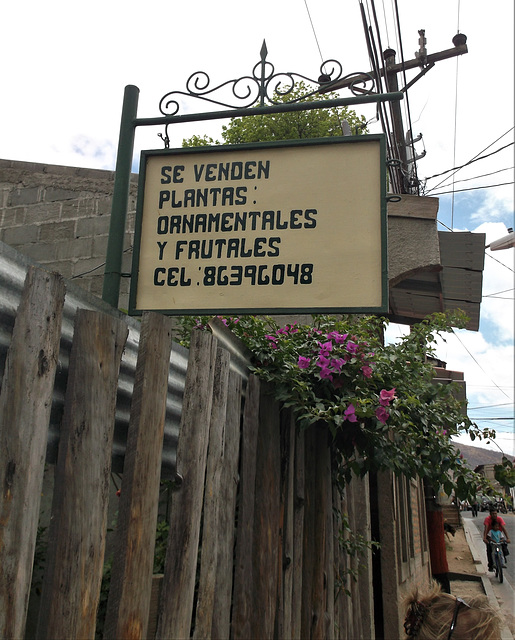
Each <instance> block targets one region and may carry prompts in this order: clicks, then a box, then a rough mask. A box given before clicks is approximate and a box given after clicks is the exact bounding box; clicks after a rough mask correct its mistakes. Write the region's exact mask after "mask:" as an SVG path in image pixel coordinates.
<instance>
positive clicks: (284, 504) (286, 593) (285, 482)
mask: <svg viewBox="0 0 515 640" xmlns="http://www.w3.org/2000/svg"><path fill="white" fill-rule="evenodd" d="M294 480H295V422H294V420H293V417H292V413H291V411H286V410H283V411H282V412H281V483H282V486H281V527H282V545H281V549H280V551H281V554H280V557H279V559H278V575H279V585H278V588H279V600H278V605H277V606H278V611H277V624H276V628H277V633H276V635H277V637H279V638H291V637H292V593H293V554H294V547H293V544H294V543H293V535H294V513H295V483H294Z"/></svg>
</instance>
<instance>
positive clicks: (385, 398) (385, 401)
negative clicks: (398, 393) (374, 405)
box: [379, 388, 395, 407]
mask: <svg viewBox="0 0 515 640" xmlns="http://www.w3.org/2000/svg"><path fill="white" fill-rule="evenodd" d="M394 398H395V388H393V389H390V391H387V390H386V389H381V391H380V393H379V404H381V405H383V407H387V406H388V405H389V404H390V402H391V401H392V400H393V399H394Z"/></svg>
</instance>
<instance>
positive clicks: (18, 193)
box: [7, 187, 40, 207]
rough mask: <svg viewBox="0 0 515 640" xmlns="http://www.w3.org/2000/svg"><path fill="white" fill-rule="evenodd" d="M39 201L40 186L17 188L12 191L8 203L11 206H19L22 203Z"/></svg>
mask: <svg viewBox="0 0 515 640" xmlns="http://www.w3.org/2000/svg"><path fill="white" fill-rule="evenodd" d="M39 201H40V188H39V187H23V188H21V189H15V190H13V191H12V192H11V194H10V197H9V199H8V202H7V204H8V206H10V207H18V206H19V205H22V204H35V203H36V202H39Z"/></svg>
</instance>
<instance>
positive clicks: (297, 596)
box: [291, 431, 305, 638]
mask: <svg viewBox="0 0 515 640" xmlns="http://www.w3.org/2000/svg"><path fill="white" fill-rule="evenodd" d="M304 438H305V434H304V431H301V432H298V433H296V437H295V454H294V479H293V483H294V487H293V490H294V495H293V556H292V583H293V586H292V595H291V609H292V612H291V637H292V638H300V637H301V628H302V575H303V572H302V559H303V553H304V549H303V546H304V542H303V541H304V503H305V451H304V449H305V447H304Z"/></svg>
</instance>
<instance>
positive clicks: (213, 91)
mask: <svg viewBox="0 0 515 640" xmlns="http://www.w3.org/2000/svg"><path fill="white" fill-rule="evenodd" d="M267 56H268V49H267V46H266V41H265V40H263V44H262V45H261V50H260V60H259V62H258V63H257V64H256V65H255V66H254V68H253V69H252V75H247V76H242V77H240V78H235V79H232V80H227V81H226V82H223V83H222V84H219V85H216V86H211V79H210V77H209V76H208V74H207V73H206V72H204V71H196V72H195V73H192V74H191V76H190V77H189V78H188V80H187V81H186V90H185V91H170V92H169V93H166V94H165V95H164V96H163V97H162V98H161V100H160V102H159V111H160V112H161V113H162V114H163V115H164V116H175V115H177V114H178V112H179V110H180V107H181V102H182V101H183V99H184V98H195V99H198V100H202V101H204V102H208V103H210V104H216V105H220V106H222V107H227V108H228V109H242V108H243V109H247V108H250V107H254V106H260V107H264V106H266V105H278V104H291V103H295V102H302V101H305V100H306V99H308V98H309V97H310V96H313V95H315V94H318V93H320V89H322V88H323V90H324V92H327V91H330V90H331V86H332V85H333V84H336V83H337V82H339V83H340V84H341V82H342V81H343V80H348V81H349V82H348V88H349V89H350V91H351V92H352V93H353V95H363V94H372V93H373V89H374V78H373V77H372V76H371V75H370V74H369V73H352V74H348V75H346V76H342V65H341V64H340V63H339V62H338V61H337V60H326V61H325V62H323V63H322V65H321V66H320V75H319V77H318V79H313V78H309V77H308V76H305V75H303V74H300V73H294V72H291V71H287V72H279V73H276V72H275V68H274V65H273V64H272V63H271V62H268V60H267ZM353 78H355V80H354V81H352V79H353ZM303 83H307V84H308V85H313V86H314V87H315V88H311V89H310V90H306V92H305V93H303V94H302V95H298V93H297V92H295V89H299V88H300V87H303V88H306V87H305V86H304V85H303ZM358 84H359V85H360V86H359V87H358ZM290 95H291V100H288V99H287V97H288V96H290ZM161 137H163V136H161ZM165 137H166V136H165ZM163 139H164V138H163Z"/></svg>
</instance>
